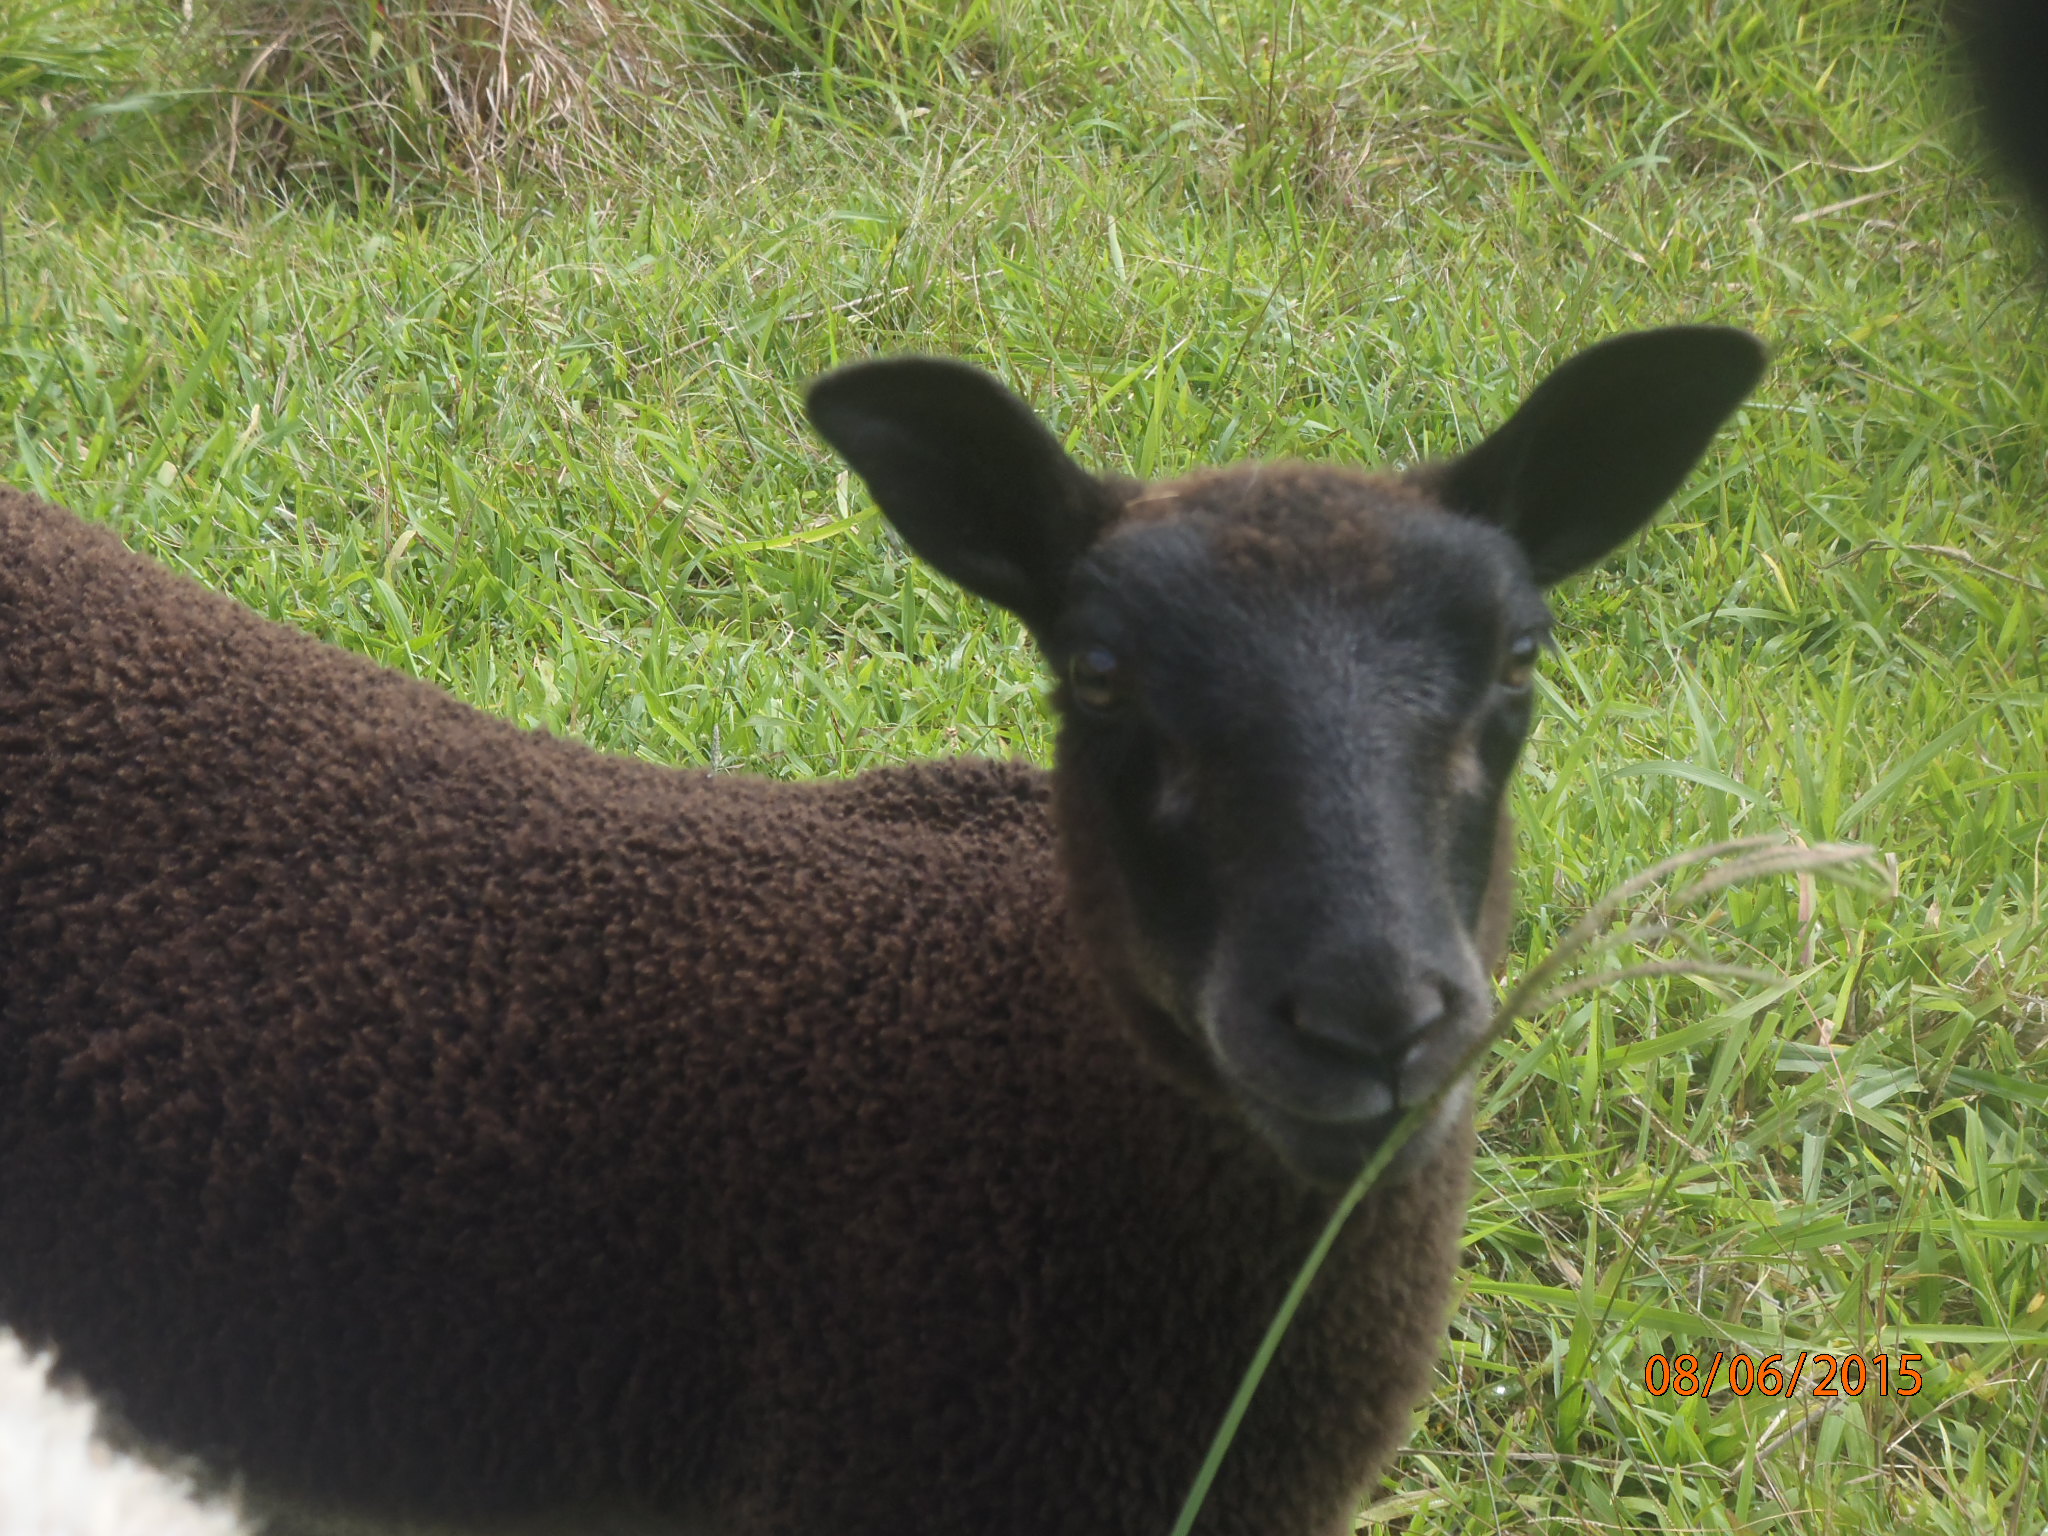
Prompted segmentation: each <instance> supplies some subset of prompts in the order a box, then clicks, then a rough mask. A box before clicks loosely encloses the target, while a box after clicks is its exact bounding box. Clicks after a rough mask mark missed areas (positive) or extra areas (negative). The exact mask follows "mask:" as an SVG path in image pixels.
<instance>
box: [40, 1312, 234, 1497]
mask: <svg viewBox="0 0 2048 1536" xmlns="http://www.w3.org/2000/svg"><path fill="white" fill-rule="evenodd" d="M96 1419H97V1412H96V1410H95V1409H94V1407H93V1405H92V1403H91V1402H90V1401H88V1400H87V1399H85V1398H83V1397H81V1396H79V1395H77V1394H76V1393H71V1392H60V1391H58V1390H57V1389H56V1388H55V1387H53V1386H51V1385H50V1361H49V1357H48V1356H47V1355H38V1356H31V1355H30V1354H29V1353H28V1352H27V1351H26V1350H24V1349H23V1348H22V1347H21V1342H20V1341H19V1340H18V1339H16V1338H15V1336H14V1335H13V1334H12V1333H10V1332H8V1331H6V1330H5V1329H0V1533H4V1536H247V1531H248V1527H247V1526H245V1525H244V1524H243V1523H242V1521H241V1519H240V1518H239V1517H238V1516H237V1515H236V1513H235V1511H234V1509H233V1507H232V1506H231V1505H229V1504H227V1503H225V1502H218V1501H217V1502H212V1503H202V1502H201V1501H199V1500H198V1499H196V1498H195V1497H194V1496H193V1494H192V1490H191V1485H190V1484H188V1483H186V1482H185V1481H184V1480H183V1479H181V1478H177V1477H173V1476H171V1475H169V1474H168V1473H165V1472H162V1471H159V1470H158V1469H157V1468H155V1467H152V1466H149V1465H147V1464H146V1463H144V1462H140V1461H137V1460H136V1459H135V1458H134V1457H132V1456H124V1455H122V1454H120V1453H119V1452H117V1451H113V1450H110V1449H109V1448H108V1447H107V1446H105V1445H103V1444H102V1443H101V1442H100V1441H99V1439H98V1438H97V1436H96V1435H95V1434H94V1432H93V1431H94V1425H95V1422H96Z"/></svg>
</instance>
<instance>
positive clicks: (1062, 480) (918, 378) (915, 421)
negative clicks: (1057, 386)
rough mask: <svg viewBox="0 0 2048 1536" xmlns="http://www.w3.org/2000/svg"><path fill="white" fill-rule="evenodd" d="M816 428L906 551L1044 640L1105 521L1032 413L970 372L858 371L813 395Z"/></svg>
mask: <svg viewBox="0 0 2048 1536" xmlns="http://www.w3.org/2000/svg"><path fill="white" fill-rule="evenodd" d="M805 405H806V408H807V409H808V410H809V412H810V417H811V424H812V425H813V426H815V427H816V428H817V429H818V432H819V435H820V436H822V437H823V438H824V439H825V441H826V442H828V443H830V444H831V445H832V446H833V447H834V448H836V449H838V450H839V453H840V454H841V456H842V457H844V458H845V460H846V462H847V463H848V464H850V465H852V466H853V469H854V472H855V473H856V474H858V475H859V476H860V477H861V479H862V480H864V481H866V482H867V487H868V489H869V490H870V491H871V492H873V493H874V498H875V501H876V502H877V503H878V504H879V505H880V506H881V509H882V512H883V515H885V516H886V517H887V518H888V519H889V521H890V522H891V523H893V524H895V525H896V529H897V531H898V532H899V533H901V534H902V535H903V537H904V539H905V541H906V542H908V543H909V545H910V547H911V548H912V549H913V550H915V551H916V552H917V553H918V554H919V555H920V556H922V557H923V558H924V559H925V560H926V561H928V562H929V563H930V564H931V565H932V566H934V567H935V568H936V569H938V570H939V571H941V572H943V573H944V574H945V575H947V576H950V577H952V578H953V580H955V581H957V582H959V583H960V585H961V586H963V587H965V588H967V590H968V591H970V592H975V593H979V594H980V595H981V596H983V597H985V598H988V599H989V600H990V601H991V602H996V603H1001V604H1002V605H1003V606H1004V607H1005V608H1008V609H1009V610H1010V611H1011V612H1013V613H1015V614H1016V615H1017V616H1018V617H1019V618H1021V619H1022V620H1024V622H1025V623H1026V624H1028V625H1029V626H1030V627H1031V628H1032V629H1033V630H1035V631H1037V632H1039V633H1041V634H1042V633H1044V632H1045V630H1046V629H1047V628H1049V627H1050V626H1051V624H1052V622H1053V620H1054V619H1056V618H1057V617H1058V615H1059V612H1060V609H1061V608H1062V606H1063V605H1064V603H1065V600H1066V583H1067V573H1068V572H1069V571H1070V570H1071V569H1072V568H1073V564H1074V561H1075V560H1076V559H1078V558H1079V556H1080V555H1081V553H1082V552H1083V551H1084V550H1086V549H1087V548H1088V546H1089V545H1090V544H1092V543H1093V542H1094V541H1095V538H1096V535H1097V534H1099V533H1100V532H1101V531H1102V529H1103V527H1104V526H1105V525H1106V524H1107V523H1108V522H1109V521H1110V519H1111V517H1112V516H1113V515H1114V511H1115V508H1114V503H1113V502H1112V500H1111V498H1110V497H1109V495H1108V493H1107V492H1106V491H1105V489H1104V488H1103V485H1102V483H1101V482H1100V481H1099V480H1097V479H1096V478H1095V477H1094V476H1093V475H1090V474H1089V473H1088V472H1087V471H1086V470H1084V469H1082V468H1081V467H1080V466H1079V465H1078V464H1076V463H1075V462H1074V461H1073V460H1072V459H1070V458H1068V457H1067V453H1066V450H1065V449H1064V448H1062V447H1061V446H1060V444H1059V440H1058V439H1057V438H1055V437H1054V436H1053V435H1052V433H1050V432H1048V431H1047V430H1046V429H1045V427H1044V426H1043V425H1042V424H1041V423H1040V422H1039V420H1038V418H1037V417H1036V416H1034V415H1032V413H1031V410H1030V408H1029V407H1028V406H1026V405H1025V404H1024V402H1023V401H1021V400H1019V399H1018V398H1017V397H1016V396H1015V395H1013V394H1011V393H1010V392H1009V391H1008V390H1007V389H1005V388H1003V386H1002V385H1000V384H998V383H997V382H996V381H995V380H994V379H992V378H990V377H989V376H988V375H987V374H985V373H983V372H981V371H980V370H979V369H976V368H970V367H968V366H967V365H966V364H965V363H956V362H951V361H948V360H946V359H943V358H934V357H899V358H887V359H883V360H881V361H878V362H868V363H853V364H850V365H848V366H847V367H844V368H838V369H835V370H834V371H832V372H831V373H828V374H826V375H824V376H823V377H822V378H820V379H818V380H817V381H816V382H814V383H813V384H812V385H811V387H810V392H809V393H808V395H807V396H806V397H805Z"/></svg>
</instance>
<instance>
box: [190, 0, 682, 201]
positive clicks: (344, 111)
mask: <svg viewBox="0 0 2048 1536" xmlns="http://www.w3.org/2000/svg"><path fill="white" fill-rule="evenodd" d="M214 24H215V30H214V34H213V35H214V37H215V38H216V39H217V42H218V45H219V46H220V47H221V48H222V49H223V50H224V57H225V59H226V60H227V62H228V64H229V67H230V68H231V70H232V71H233V79H232V86H231V89H230V90H229V91H228V92H227V93H226V102H225V104H226V115H225V120H224V123H223V125H222V135H221V141H220V145H219V150H218V155H217V157H216V158H217V164H218V165H219V166H220V168H221V170H222V171H223V172H224V173H225V177H226V180H227V182H228V183H229V185H230V186H233V187H237V188H240V187H243V186H246V185H248V184H249V183H250V182H251V181H252V180H256V181H260V180H266V179H277V178H285V179H290V180H307V179H318V178H322V177H326V178H335V177H340V178H343V179H347V178H352V177H360V176H361V175H363V174H364V173H366V172H367V173H369V174H371V175H372V176H373V177H374V178H375V179H376V180H379V181H416V180H419V179H421V178H425V179H428V180H441V179H446V178H448V177H451V176H452V177H456V178H465V179H472V180H476V179H495V178H496V177H497V176H498V175H499V174H500V173H501V172H506V171H512V170H518V171H521V172H526V173H532V172H540V173H544V174H546V175H549V176H552V177H556V178H567V177H570V176H572V175H575V174H578V173H585V172H590V171H593V170H596V169H598V168H599V166H600V165H601V163H602V162H603V161H604V160H606V159H608V158H610V157H611V156H612V155H614V154H616V153H617V151H618V149H619V147H620V139H621V136H622V134H630V132H631V131H632V130H633V129H635V128H636V127H638V126H639V125H640V124H641V123H642V122H643V120H644V113H645V106H646V103H647V102H648V101H649V100H650V99H652V98H653V97H654V96H655V95H656V94H657V93H662V92H665V91H667V90H670V89H672V88H673V86H674V84H675V81H674V63H673V61H672V60H671V59H669V58H666V57H664V51H663V50H662V49H661V48H660V47H659V45H658V44H657V42H656V40H655V39H654V37H653V34H652V33H651V32H650V31H649V30H648V29H647V28H646V27H645V26H643V25H642V24H640V23H639V22H637V21H635V20H634V19H632V18H630V17H628V16H627V15H626V14H625V13H623V12H622V11H620V10H619V9H618V8H617V7H616V6H615V5H613V4H612V3H611V0H538V3H536V0H216V15H215V17H214Z"/></svg>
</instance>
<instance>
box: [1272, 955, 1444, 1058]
mask: <svg viewBox="0 0 2048 1536" xmlns="http://www.w3.org/2000/svg"><path fill="white" fill-rule="evenodd" d="M1456 1010H1457V996H1456V993H1455V992H1454V991H1453V989H1452V988H1451V986H1450V985H1449V984H1448V983H1446V982H1444V981H1442V980H1440V979H1438V978H1436V977H1433V976H1432V977H1426V978H1422V979H1419V980H1417V981H1416V982H1415V983H1414V984H1413V985H1412V986H1409V987H1406V988H1404V989H1402V993H1401V994H1400V995H1399V996H1398V997H1397V998H1388V997H1386V996H1384V995H1383V994H1381V995H1376V994H1374V993H1373V992H1370V991H1351V990H1346V991H1342V992H1337V991H1318V990H1317V989H1313V988H1310V989H1304V990H1303V991H1301V992H1298V993H1288V994H1286V995H1283V996H1282V997H1280V998H1279V999H1277V1000H1276V1002H1275V1004H1274V1017H1275V1020H1276V1022H1277V1023H1278V1024H1279V1026H1280V1028H1281V1030H1282V1032H1283V1033H1284V1034H1285V1035H1286V1036H1288V1037H1290V1038H1293V1039H1295V1040H1299V1041H1304V1042H1306V1043H1307V1044H1308V1045H1310V1046H1311V1047H1313V1048H1314V1049H1315V1050H1316V1051H1318V1052H1328V1053H1331V1054H1333V1055H1335V1056H1336V1057H1339V1058H1341V1059H1343V1060H1345V1061H1348V1062H1350V1063H1352V1064H1354V1065H1356V1066H1360V1067H1365V1068H1369V1069H1371V1070H1374V1071H1379V1072H1392V1071H1394V1070H1395V1069H1396V1068H1397V1067H1398V1065H1399V1064H1400V1063H1401V1062H1402V1061H1403V1060H1404V1059H1405V1058H1407V1057H1410V1056H1412V1055H1413V1054H1414V1053H1415V1051H1416V1050H1418V1049H1420V1048H1421V1043H1422V1042H1423V1041H1424V1040H1425V1039H1426V1038H1427V1037H1428V1036H1429V1035H1430V1034H1431V1033H1432V1032H1433V1031H1435V1030H1436V1029H1437V1028H1438V1027H1439V1026H1440V1025H1442V1024H1444V1023H1445V1022H1446V1021H1448V1020H1449V1019H1450V1018H1451V1017H1452V1015H1453V1014H1454V1013H1455V1012H1456Z"/></svg>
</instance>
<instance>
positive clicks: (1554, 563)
mask: <svg viewBox="0 0 2048 1536" xmlns="http://www.w3.org/2000/svg"><path fill="white" fill-rule="evenodd" d="M1765 356H1766V354H1765V352H1764V347H1763V343H1762V342H1760V341H1758V340H1757V339H1756V338H1755V337H1754V336H1752V335H1750V334H1749V333H1748V332H1747V331H1737V330H1731V329H1729V328H1728V327H1726V326H1718V325H1678V326H1671V327H1669V328H1668V329H1665V330H1658V331H1637V332H1635V333H1633V334H1631V335H1627V336H1616V337H1614V338H1612V339H1611V340H1608V341H1603V342H1601V343H1600V344H1599V345H1598V346H1594V347H1589V348H1587V349H1586V350H1585V351H1584V352H1581V353H1580V354H1579V355H1578V356H1577V357H1574V358H1573V359H1572V360H1571V361H1570V362H1568V363H1566V364H1564V365H1563V366H1562V367H1560V368H1559V369H1558V370H1557V371H1556V372H1555V373H1553V374H1551V375H1550V377H1549V378H1547V379H1545V380H1544V381H1543V382H1542V383H1541V384H1539V385H1537V386H1536V389H1535V392H1534V393H1533V394H1531V395H1530V396H1529V398H1528V399H1527V400H1526V401H1524V402H1523V403H1522V408H1521V409H1520V410H1518V411H1516V412H1515V414H1514V415H1513V416H1511V417H1509V418H1508V420H1507V422H1506V423H1505V424H1504V425H1503V426H1502V427H1501V428H1500V429H1499V430H1498V431H1497V432H1495V433H1494V434H1493V435H1492V436H1491V437H1489V438H1487V439H1486V441H1485V442H1483V443H1481V444H1480V445H1479V446H1478V447H1477V448H1474V449H1473V450H1472V451H1471V452H1470V453H1467V454H1465V455H1464V456H1463V457H1462V458H1458V459H1453V460H1452V461H1451V462H1450V463H1448V464H1444V465H1438V466H1432V467H1430V468H1428V469H1425V470H1424V471H1422V472H1421V476H1420V478H1421V479H1422V481H1423V483H1425V484H1427V485H1428V486H1429V487H1430V488H1431V489H1432V490H1434V491H1435V493H1436V495H1437V498H1438V499H1439V500H1440V501H1442V502H1443V504H1444V505H1445V506H1447V507H1449V508H1451V509H1452V510H1454V511H1459V512H1467V513H1470V514H1471V515H1472V516H1474V517H1482V518H1485V519H1486V520H1487V521H1488V522H1491V523H1497V524H1499V525H1500V526H1501V527H1502V528H1505V529H1506V530H1507V531H1508V532H1509V533H1512V534H1513V535H1514V536H1515V538H1516V539H1517V540H1518V541H1520V543H1521V545H1522V548H1523V549H1524V550H1525V551H1526V552H1527V553H1528V556H1529V564H1530V566H1531V568H1532V569H1533V570H1534V572H1535V574H1536V579H1537V580H1538V581H1540V582H1542V583H1543V584H1544V585H1545V586H1548V585H1549V584H1550V583H1551V582H1554V581H1557V580H1559V579H1561V578H1562V577H1565V576H1569V575H1571V573H1572V572H1574V571H1578V570H1583V569H1585V567H1587V566H1589V565H1591V564H1592V563H1593V562H1594V561H1596V560H1598V559H1599V558H1600V557H1601V556H1602V555H1605V554H1606V553H1607V552H1608V551H1609V550H1612V549H1613V548H1615V547H1616V546H1617V545H1619V544H1620V543H1622V541H1623V540H1625V539H1627V538H1628V536H1629V535H1630V534H1632V533H1634V532H1635V531H1636V530H1637V529H1638V528H1640V527H1642V525H1643V524H1644V523H1646V522H1648V521H1649V520H1650V517H1651V515H1652V514H1653V513H1655V512H1656V510H1657V509H1658V508H1659V507H1660V506H1662V505H1663V504H1664V501H1665V499H1666V498H1667V497H1669V496H1670V495H1671V493H1672V492H1673V491H1675V490H1677V489H1678V486H1679V483H1680V482H1681V481H1682V480H1684V479H1685V477H1686V475H1687V473H1688V472H1689V471H1690V470H1691V469H1692V467H1693V465H1694V464H1695V463H1697V462H1698V461H1699V457H1700V455H1701V454H1702V453H1703V452H1705V451H1706V446H1707V443H1708V441H1709V440H1710V439H1711V438H1712V437H1713V435H1714V432H1715V429H1716V428H1718V427H1719V426H1720V425H1721V423H1722V422H1723V421H1725V420H1727V418H1728V416H1729V413H1731V412H1732V411H1733V410H1734V409H1735V407H1736V406H1737V405H1739V404H1741V402H1742V399H1743V397H1744V396H1745V395H1747V394H1748V393H1749V392H1750V389H1751V388H1752V387H1753V386H1754V385H1755V384H1756V381H1757V379H1758V378H1759V377H1760V376H1761V375H1762V373H1763V368H1764V359H1765Z"/></svg>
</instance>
